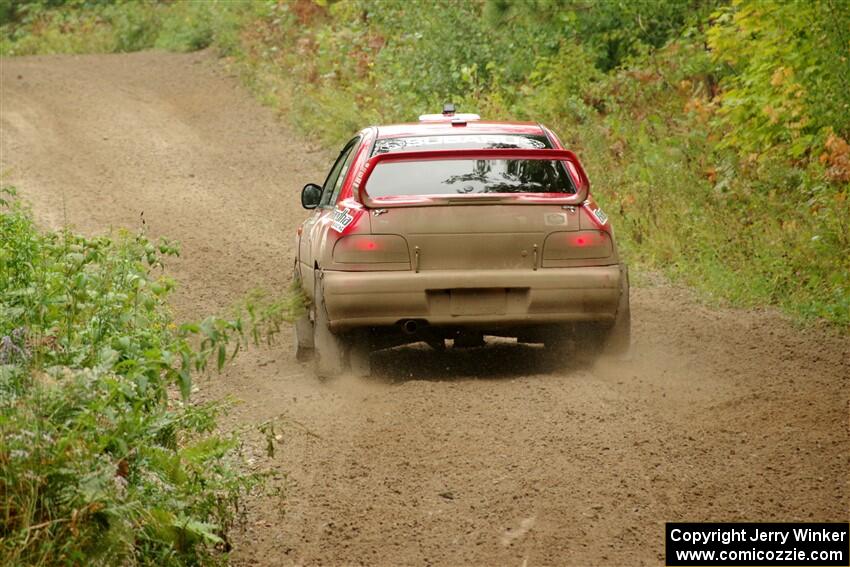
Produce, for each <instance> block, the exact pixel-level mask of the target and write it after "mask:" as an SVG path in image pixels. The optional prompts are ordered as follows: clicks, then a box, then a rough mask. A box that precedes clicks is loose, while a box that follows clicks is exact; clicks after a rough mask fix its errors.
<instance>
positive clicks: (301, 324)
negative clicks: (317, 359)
mask: <svg viewBox="0 0 850 567" xmlns="http://www.w3.org/2000/svg"><path fill="white" fill-rule="evenodd" d="M293 279H294V280H295V281H296V282H297V284H298V288H299V289H301V278H300V277H299V276H298V270H297V269H296V270H295V273H294V275H293ZM310 313H311V310H309V309H308V310H307V311H305V312H304V314H303V315H301V316H300V317H299V318H298V319H296V320H295V329H294V331H295V332H294V334H295V360H297V361H298V362H308V361H310V360H312V359H313V356H314V355H315V350H314V346H313V321H312V320H311V319H310Z"/></svg>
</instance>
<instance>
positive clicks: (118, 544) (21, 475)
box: [0, 187, 300, 565]
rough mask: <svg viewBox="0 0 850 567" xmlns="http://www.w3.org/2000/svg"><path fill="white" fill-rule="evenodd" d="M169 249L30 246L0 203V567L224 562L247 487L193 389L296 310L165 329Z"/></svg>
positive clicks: (233, 441) (131, 240)
mask: <svg viewBox="0 0 850 567" xmlns="http://www.w3.org/2000/svg"><path fill="white" fill-rule="evenodd" d="M176 253H177V248H176V247H175V246H174V245H173V244H172V243H169V242H167V241H161V242H158V243H154V242H151V241H150V240H149V239H147V238H146V237H145V236H144V235H140V234H135V235H134V234H130V233H127V232H119V233H117V234H115V235H112V236H98V237H94V238H85V237H82V236H79V235H76V234H74V233H72V232H70V231H60V232H41V231H39V230H38V229H37V228H36V227H35V225H34V223H33V220H32V216H31V214H30V213H29V212H28V210H27V209H26V208H25V207H24V206H23V205H22V204H21V203H20V202H19V201H17V199H16V198H15V196H14V190H13V189H11V188H8V187H7V188H4V189H3V190H2V191H0V564H3V565H19V564H27V565H81V564H86V565H95V564H101V565H114V564H122V565H198V564H217V563H224V562H225V561H226V552H227V551H228V550H229V549H230V543H229V533H230V531H231V530H232V529H233V528H234V526H235V525H236V524H237V523H238V522H239V519H240V514H241V510H242V508H241V507H240V502H241V501H242V499H243V498H244V496H245V495H246V494H247V493H248V492H250V491H252V490H256V489H258V488H259V487H260V486H261V485H262V481H263V475H262V474H261V473H253V472H246V471H245V470H244V468H243V466H242V464H241V461H242V460H241V458H240V447H241V441H240V438H239V436H238V435H237V434H231V435H224V434H222V433H220V432H219V431H218V429H217V422H216V418H217V416H218V415H219V414H220V413H221V412H222V411H223V410H225V409H226V408H225V407H224V405H222V404H220V403H212V404H211V403H194V402H192V401H191V399H190V394H191V391H192V379H193V377H194V376H197V375H199V374H201V373H203V372H204V371H205V370H206V369H207V368H208V367H216V368H218V369H221V368H222V367H223V366H224V365H225V364H226V363H227V361H228V360H230V359H231V358H232V357H233V356H235V354H236V352H238V350H239V349H240V348H242V347H243V346H244V345H245V344H246V343H247V342H250V339H252V338H253V339H254V340H260V339H261V338H264V337H269V336H271V335H273V334H274V332H275V330H276V329H277V328H279V326H280V324H281V323H282V322H283V321H285V320H286V319H288V318H291V317H292V316H294V315H295V314H296V313H297V311H298V309H299V303H300V299H299V298H298V297H296V296H290V297H287V298H286V299H284V300H276V301H269V300H267V299H264V298H263V297H260V296H256V297H253V298H250V299H249V300H247V301H246V303H245V304H244V305H243V306H242V311H241V314H237V315H236V316H234V317H232V318H229V319H222V318H216V317H209V318H207V319H205V320H203V321H202V322H200V323H185V324H182V325H177V324H176V323H175V322H174V320H173V318H172V316H171V314H170V312H169V309H168V306H167V298H168V295H169V292H170V291H171V289H172V287H173V282H172V281H171V280H170V279H168V278H167V277H165V276H163V275H161V273H160V269H161V268H162V265H163V264H162V263H163V261H164V259H165V258H167V257H168V256H170V255H174V254H176Z"/></svg>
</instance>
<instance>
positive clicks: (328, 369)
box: [313, 270, 348, 378]
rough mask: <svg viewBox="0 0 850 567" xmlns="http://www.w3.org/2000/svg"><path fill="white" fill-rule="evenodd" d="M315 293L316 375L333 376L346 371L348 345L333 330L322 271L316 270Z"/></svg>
mask: <svg viewBox="0 0 850 567" xmlns="http://www.w3.org/2000/svg"><path fill="white" fill-rule="evenodd" d="M314 281H315V282H316V284H315V285H316V288H315V293H314V294H313V348H314V352H315V365H316V375H317V376H318V377H319V378H333V377H335V376H339V375H340V374H342V373H343V372H344V371H345V367H346V354H347V353H346V351H347V350H348V349H347V345H346V344H345V340H344V339H343V338H342V337H340V336H339V335H335V334H333V333H332V332H331V329H330V326H329V322H330V320H329V318H328V311H327V308H326V307H325V297H324V286H323V285H322V273H321V272H320V271H319V270H316V277H315V279H314Z"/></svg>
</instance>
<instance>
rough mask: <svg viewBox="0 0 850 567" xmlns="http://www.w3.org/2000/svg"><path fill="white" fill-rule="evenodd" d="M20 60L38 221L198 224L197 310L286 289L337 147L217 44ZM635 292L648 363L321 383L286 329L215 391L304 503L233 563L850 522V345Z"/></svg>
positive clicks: (12, 65) (596, 543) (18, 76)
mask: <svg viewBox="0 0 850 567" xmlns="http://www.w3.org/2000/svg"><path fill="white" fill-rule="evenodd" d="M0 74H1V75H2V77H1V78H2V85H0V102H1V103H2V104H0V126H2V132H0V142H2V148H0V149H2V155H0V170H2V171H3V172H4V180H5V182H6V183H13V184H15V185H16V186H17V187H18V188H19V190H20V191H21V193H22V195H23V196H24V197H25V198H26V199H28V200H29V201H30V202H31V203H32V204H33V208H34V210H35V213H36V216H37V218H38V219H39V222H40V223H42V224H43V225H44V226H48V227H61V226H64V225H72V226H74V227H76V228H77V229H78V230H81V231H83V232H86V233H98V232H104V231H108V230H110V229H117V228H119V227H126V228H129V229H131V230H136V229H139V228H141V227H142V219H144V223H145V225H144V226H145V228H146V230H147V231H148V232H149V233H150V234H151V235H153V236H158V235H168V236H170V237H172V238H174V239H177V240H179V241H180V242H181V243H182V251H183V255H182V257H181V258H180V259H178V260H176V261H173V262H172V263H171V264H170V266H169V271H170V273H171V274H173V275H174V276H175V277H176V278H177V280H178V281H179V284H180V289H179V292H178V295H177V297H176V309H177V312H178V314H179V315H180V317H184V318H187V317H197V316H201V315H204V314H208V313H214V312H222V311H224V310H225V309H226V308H227V307H228V306H229V305H231V304H232V303H233V302H235V301H237V300H238V299H239V298H240V297H242V296H243V295H244V294H245V293H246V292H248V291H249V290H250V289H252V288H255V287H264V288H267V289H280V290H282V289H284V288H285V286H286V285H287V282H288V280H289V266H290V265H291V260H292V240H293V235H294V230H295V227H296V225H297V223H298V222H299V220H300V219H302V218H303V217H304V212H303V211H302V209H301V208H300V206H299V197H298V195H299V191H300V187H301V186H302V185H303V184H304V183H305V182H308V181H321V179H322V178H323V174H324V171H325V168H326V167H328V165H329V162H328V158H329V156H328V155H327V154H325V153H322V152H318V151H314V150H311V147H313V144H312V143H311V141H310V140H305V139H304V138H301V137H298V136H297V135H295V134H294V133H292V132H290V131H289V130H288V129H287V127H286V126H285V125H284V124H283V123H281V122H280V121H279V120H278V119H277V118H276V116H275V115H274V113H273V112H272V111H271V110H269V109H267V108H263V107H261V106H260V105H259V104H258V103H257V102H256V101H255V100H254V99H253V98H252V97H251V96H250V94H249V93H247V92H246V91H245V90H244V89H243V88H242V87H241V86H240V84H239V81H238V80H237V79H236V78H234V77H233V76H230V75H228V72H227V71H226V70H225V69H224V67H223V66H222V65H221V64H220V62H219V61H218V60H216V58H215V57H213V56H212V55H210V54H203V53H201V54H189V55H169V54H160V53H141V54H132V55H114V56H85V57H75V56H57V57H32V58H19V59H3V60H2V71H1V72H0ZM598 190H604V188H600V189H598ZM644 279H647V278H644ZM632 306H633V307H632V309H633V318H634V327H635V329H634V337H635V341H634V342H635V345H634V357H633V360H632V361H631V362H628V363H625V362H617V363H614V362H601V363H599V364H597V365H596V366H594V367H586V366H580V365H577V364H575V363H571V361H569V360H565V361H563V362H562V363H560V364H558V365H553V364H552V363H547V362H545V359H544V358H543V357H542V356H541V351H540V350H539V349H535V348H531V347H523V346H518V345H515V344H497V345H488V346H487V347H485V348H482V349H475V350H469V351H455V352H452V351H449V352H446V353H440V354H438V353H434V352H432V351H429V350H427V349H426V348H405V349H399V350H395V351H392V352H383V353H378V354H377V355H376V356H375V367H376V376H374V377H373V378H371V379H368V380H359V379H353V378H351V379H345V378H343V379H340V380H336V381H333V382H330V383H319V382H318V381H317V380H315V379H314V377H313V376H312V374H311V371H310V368H309V367H308V366H305V365H302V364H299V363H297V362H296V361H295V360H294V358H293V356H292V354H291V353H290V350H289V348H288V347H289V343H290V340H291V334H290V333H289V331H288V330H287V331H286V332H285V333H284V336H283V337H282V340H281V342H280V344H279V346H276V347H271V348H268V347H263V348H258V349H254V350H253V351H250V352H248V353H246V354H245V355H244V356H242V357H241V358H240V359H238V360H237V362H236V363H235V365H234V366H233V367H231V368H230V369H229V370H228V371H227V372H226V373H225V374H223V375H220V376H219V375H213V376H211V377H210V378H209V380H207V381H204V382H202V383H201V384H200V393H199V396H200V397H202V398H205V399H210V398H220V397H225V396H231V397H233V398H234V399H236V400H239V401H240V402H239V403H238V404H237V405H236V406H235V408H234V410H233V412H232V413H231V414H230V416H229V417H228V418H227V421H226V424H225V426H226V427H228V428H243V429H246V430H248V431H252V430H253V427H254V426H255V425H256V424H258V423H261V422H263V421H264V420H267V419H270V418H273V417H275V416H279V415H281V414H283V415H285V416H286V419H287V420H289V425H288V426H286V427H284V428H283V429H282V430H281V431H282V435H283V439H282V442H281V445H280V446H279V447H278V451H277V453H276V455H275V457H274V458H268V457H266V456H265V454H264V449H263V441H262V439H261V438H260V437H259V435H257V434H254V433H251V434H249V435H248V438H249V443H248V445H247V446H246V449H245V451H246V458H248V459H252V462H253V466H254V467H256V468H258V469H271V470H273V471H274V476H275V479H274V480H273V485H275V486H284V487H285V495H284V496H283V497H280V496H275V495H267V496H263V497H256V498H253V499H252V500H251V501H250V503H249V504H250V505H249V509H248V511H247V524H246V525H247V527H246V529H245V530H244V531H242V532H241V533H239V534H237V536H236V541H235V544H236V549H235V552H234V554H233V561H234V563H235V564H237V565H254V564H259V565H287V564H304V565H315V564H322V565H343V564H345V565H352V564H368V565H516V566H520V565H527V566H532V565H659V564H662V563H663V561H662V557H663V548H664V543H663V542H664V538H663V533H664V531H663V530H664V522H665V521H685V520H687V521H703V520H718V521H768V520H770V521H793V520H812V521H827V520H829V521H847V520H848V516H850V513H848V505H850V488H848V471H850V440H848V398H850V394H848V386H850V384H848V382H850V341H848V339H847V337H840V336H836V335H835V334H832V333H830V332H827V331H817V330H801V329H797V328H794V327H793V326H791V325H790V324H788V323H787V322H786V321H785V320H784V319H783V318H782V317H780V316H778V315H776V314H773V313H766V312H753V311H741V310H731V309H714V308H707V307H705V306H702V305H701V304H700V303H698V302H697V301H695V300H694V299H693V298H691V297H690V296H689V294H688V293H687V292H685V291H682V290H678V289H675V288H671V287H669V286H666V285H664V284H655V285H648V284H646V285H643V286H639V287H637V288H636V289H634V290H633V302H632ZM296 424H300V425H296ZM306 431H309V432H310V434H307V433H306Z"/></svg>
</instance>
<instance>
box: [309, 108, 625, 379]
mask: <svg viewBox="0 0 850 567" xmlns="http://www.w3.org/2000/svg"><path fill="white" fill-rule="evenodd" d="M301 204H302V206H303V207H304V208H305V209H308V210H311V211H313V213H312V215H311V216H310V217H309V218H307V220H305V221H304V222H303V223H302V224H301V225H300V226H299V227H298V230H297V236H296V250H297V258H296V259H295V274H294V277H295V280H296V282H297V283H298V285H299V286H300V288H301V289H302V290H303V292H304V294H305V295H306V297H307V298H308V304H309V309H308V311H307V313H306V314H304V316H302V317H301V318H300V319H299V320H298V321H297V322H296V325H295V331H296V333H295V334H296V337H295V342H296V345H295V346H296V356H297V358H298V359H299V360H307V359H310V358H314V359H315V361H316V370H317V373H318V374H319V375H320V376H332V375H336V374H339V373H341V372H344V371H346V370H349V371H352V372H354V373H356V374H368V373H369V368H370V367H369V355H370V352H372V351H374V350H378V349H382V348H389V347H393V346H398V345H402V344H406V343H413V342H425V343H427V344H429V345H431V346H432V347H434V348H435V349H444V348H447V345H451V346H452V348H463V347H474V346H480V345H483V344H484V337H485V336H502V337H515V338H516V339H517V340H518V341H519V342H530V343H542V344H544V348H545V349H552V350H554V351H555V352H558V353H561V352H563V353H565V355H569V354H570V353H576V352H578V353H581V354H588V353H599V352H602V351H608V352H611V353H617V354H622V353H624V352H625V351H626V350H627V349H628V347H629V340H630V338H629V337H630V312H629V280H628V270H627V267H626V265H625V264H624V263H623V262H622V261H621V260H620V257H619V255H618V253H617V245H616V242H615V240H614V232H613V230H612V228H611V222H610V220H609V218H608V216H607V215H606V214H605V213H604V212H603V211H602V209H601V208H600V207H599V206H598V205H597V204H596V202H595V201H594V200H593V198H592V197H591V195H590V184H589V182H588V178H587V175H586V174H585V171H584V168H583V167H582V165H581V163H580V162H579V159H578V158H577V157H576V155H575V154H574V153H573V152H571V151H569V150H567V149H565V148H564V147H563V145H562V144H561V142H560V141H559V139H558V137H557V136H556V135H555V134H554V133H553V132H552V131H551V130H549V129H548V128H546V127H545V126H542V125H540V124H537V123H528V122H486V121H482V120H480V119H479V117H478V116H477V115H474V114H460V113H457V112H455V110H454V108H453V107H452V105H446V107H445V108H444V111H443V112H442V113H441V114H429V115H423V116H420V121H419V122H418V123H413V124H395V125H389V126H372V127H369V128H365V129H364V130H362V131H360V132H359V133H358V134H357V135H356V136H354V137H353V138H352V139H351V140H350V141H349V142H348V143H347V144H346V145H345V147H344V148H343V149H342V151H341V152H340V153H339V157H338V158H337V159H336V162H335V163H334V164H333V166H332V167H331V169H330V172H329V173H328V176H327V178H326V179H325V181H324V183H323V184H321V185H317V184H312V183H310V184H307V185H306V186H305V187H304V189H303V190H302V193H301Z"/></svg>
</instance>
